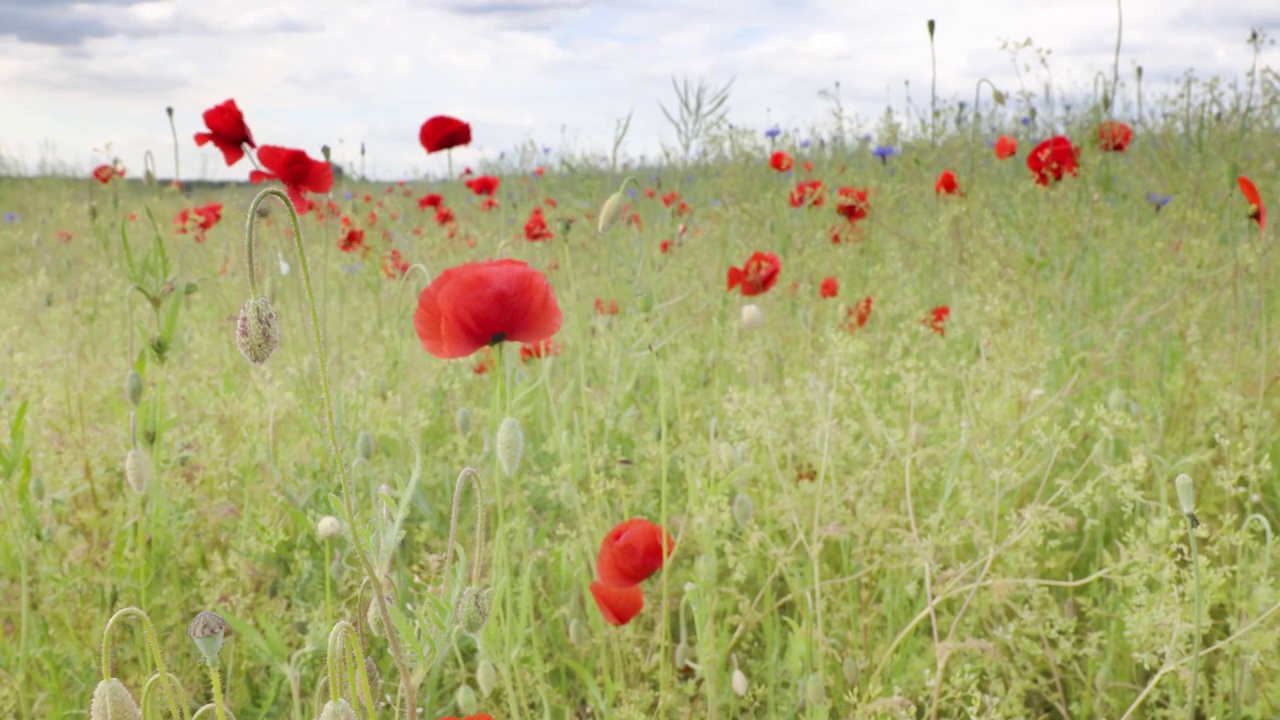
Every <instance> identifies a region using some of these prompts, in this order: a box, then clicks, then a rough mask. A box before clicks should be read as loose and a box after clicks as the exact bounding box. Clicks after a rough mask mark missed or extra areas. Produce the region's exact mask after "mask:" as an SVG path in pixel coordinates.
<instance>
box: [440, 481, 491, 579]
mask: <svg viewBox="0 0 1280 720" xmlns="http://www.w3.org/2000/svg"><path fill="white" fill-rule="evenodd" d="M468 479H470V480H471V484H472V486H474V487H475V493H476V497H475V507H476V525H475V533H476V537H475V548H474V554H475V557H474V558H473V559H472V563H473V565H472V569H471V579H470V581H469V582H470V584H472V585H475V584H476V583H477V582H478V581H479V578H480V556H481V555H483V554H484V489H483V488H482V487H481V485H480V473H479V472H477V471H476V469H475V468H472V467H464V468H462V472H460V473H458V481H457V482H456V483H454V486H453V515H452V516H451V518H450V520H449V542H448V544H447V545H445V551H444V573H443V578H444V582H445V583H448V582H449V567H450V566H451V565H452V564H453V545H454V540H455V538H456V537H457V534H458V513H459V512H460V511H461V505H462V502H461V499H462V485H463V483H464V482H466V481H467V480H468ZM453 594H454V593H449V595H451V596H452V595H453Z"/></svg>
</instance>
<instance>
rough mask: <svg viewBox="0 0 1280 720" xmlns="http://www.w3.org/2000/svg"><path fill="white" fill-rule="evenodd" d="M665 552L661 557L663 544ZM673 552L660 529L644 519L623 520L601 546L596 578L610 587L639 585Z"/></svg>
mask: <svg viewBox="0 0 1280 720" xmlns="http://www.w3.org/2000/svg"><path fill="white" fill-rule="evenodd" d="M664 539H665V541H666V552H665V553H663V547H662V544H663V541H664ZM674 548H675V541H674V540H672V539H671V534H670V533H668V532H667V531H665V530H663V529H662V526H661V525H657V524H655V523H652V522H649V521H648V520H646V519H644V518H632V519H630V520H624V521H622V522H620V523H618V524H617V525H615V526H614V527H613V529H612V530H610V531H609V532H608V533H607V534H606V535H605V536H604V542H602V543H600V555H599V556H598V557H597V558H596V574H597V575H598V576H599V577H600V582H602V583H604V584H605V585H609V586H612V587H631V586H633V585H639V584H640V583H642V582H644V581H645V580H647V579H648V578H649V576H650V575H652V574H654V573H656V572H658V571H659V570H661V569H662V565H663V563H664V562H666V559H667V558H668V557H670V555H671V551H672V550H673V549H674Z"/></svg>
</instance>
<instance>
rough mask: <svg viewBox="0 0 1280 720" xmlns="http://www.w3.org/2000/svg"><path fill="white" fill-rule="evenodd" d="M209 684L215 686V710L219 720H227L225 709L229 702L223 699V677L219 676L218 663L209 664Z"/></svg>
mask: <svg viewBox="0 0 1280 720" xmlns="http://www.w3.org/2000/svg"><path fill="white" fill-rule="evenodd" d="M209 684H210V685H212V686H213V709H214V714H215V715H217V717H218V720H227V715H226V713H225V712H224V711H223V707H225V706H226V704H227V702H226V700H224V699H223V698H222V676H220V675H219V674H218V664H217V662H210V663H209Z"/></svg>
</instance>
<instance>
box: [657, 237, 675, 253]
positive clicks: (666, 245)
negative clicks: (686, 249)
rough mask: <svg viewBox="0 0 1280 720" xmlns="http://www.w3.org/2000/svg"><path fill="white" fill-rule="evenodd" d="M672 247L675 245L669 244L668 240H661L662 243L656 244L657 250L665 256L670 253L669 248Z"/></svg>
mask: <svg viewBox="0 0 1280 720" xmlns="http://www.w3.org/2000/svg"><path fill="white" fill-rule="evenodd" d="M673 247H675V243H673V242H671V240H670V239H667V240H663V241H662V242H660V243H658V249H659V250H661V251H662V254H663V255H666V254H667V253H669V252H671V248H673Z"/></svg>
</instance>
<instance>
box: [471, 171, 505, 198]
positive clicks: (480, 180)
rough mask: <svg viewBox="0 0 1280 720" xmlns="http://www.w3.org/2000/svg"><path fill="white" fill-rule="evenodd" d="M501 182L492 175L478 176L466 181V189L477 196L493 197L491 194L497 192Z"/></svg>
mask: <svg viewBox="0 0 1280 720" xmlns="http://www.w3.org/2000/svg"><path fill="white" fill-rule="evenodd" d="M501 182H502V181H501V180H499V179H498V178H496V177H494V176H492V175H480V176H478V177H473V178H471V179H470V180H468V181H467V187H469V188H471V192H473V193H475V194H477V195H488V196H489V197H493V194H494V193H496V192H497V191H498V185H499V183H501Z"/></svg>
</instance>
